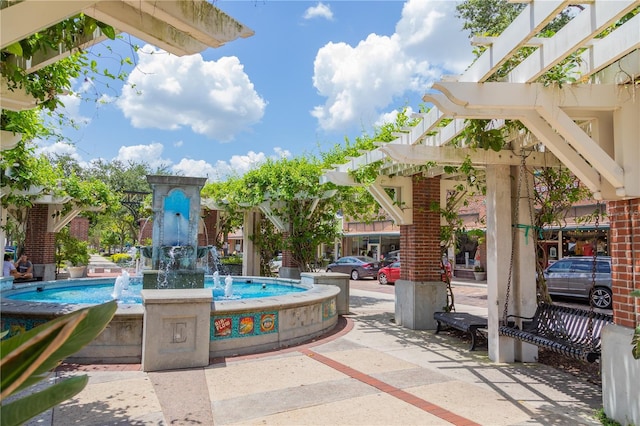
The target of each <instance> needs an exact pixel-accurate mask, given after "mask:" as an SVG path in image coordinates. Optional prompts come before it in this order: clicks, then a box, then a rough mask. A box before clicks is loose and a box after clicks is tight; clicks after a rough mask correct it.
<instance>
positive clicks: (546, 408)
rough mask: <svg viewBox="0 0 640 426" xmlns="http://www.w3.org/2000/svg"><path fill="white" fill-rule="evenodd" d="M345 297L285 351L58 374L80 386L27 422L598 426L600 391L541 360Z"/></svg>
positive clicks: (385, 298) (390, 305)
mask: <svg viewBox="0 0 640 426" xmlns="http://www.w3.org/2000/svg"><path fill="white" fill-rule="evenodd" d="M350 293H351V313H350V315H348V316H345V317H343V318H341V325H340V327H339V328H340V330H337V331H336V332H334V334H333V335H331V336H328V337H325V338H323V339H318V340H317V341H315V342H313V343H310V344H307V345H302V346H297V347H294V348H290V349H288V350H282V351H277V352H271V353H265V354H260V355H251V356H242V357H233V358H231V357H229V358H225V359H215V360H213V362H212V364H211V365H209V366H208V367H206V368H200V369H191V370H176V371H165V372H154V373H145V372H142V371H140V366H139V365H104V366H98V365H93V366H66V369H63V370H60V371H58V372H57V373H56V374H57V375H58V376H68V375H74V374H81V373H83V374H84V373H87V374H89V376H90V380H89V384H88V386H87V387H86V388H85V389H84V390H83V391H82V392H81V393H80V394H79V395H77V396H76V397H75V398H73V399H72V400H70V401H68V402H66V403H63V404H62V405H60V406H58V407H56V408H55V409H54V410H53V411H52V412H49V413H48V415H47V416H45V418H41V421H40V422H38V423H36V422H33V423H30V424H34V425H35V424H38V425H61V426H67V425H70V424H77V425H107V424H109V425H111V424H127V425H170V424H174V425H188V424H200V425H213V424H216V425H258V424H261V425H262V424H266V425H327V424H332V425H448V424H454V425H473V424H482V425H536V424H538V425H548V424H557V425H576V424H582V425H598V424H600V423H599V422H598V421H596V420H595V419H594V417H593V414H594V412H595V410H597V409H598V408H600V407H601V406H602V401H601V391H600V389H599V388H598V387H597V386H594V385H592V384H590V383H588V382H586V381H582V380H578V379H576V378H574V377H573V376H570V375H567V374H565V373H562V372H559V371H557V370H555V369H553V368H551V367H549V366H545V365H542V364H494V363H491V362H490V361H489V360H488V357H487V353H486V349H483V348H482V347H481V349H480V350H478V351H474V352H469V351H468V350H467V348H468V343H466V342H463V341H461V340H460V339H458V338H456V337H454V336H450V335H448V334H447V333H441V334H439V335H435V334H434V332H433V331H415V330H408V329H405V328H402V327H398V326H396V325H395V323H394V321H393V316H394V314H393V312H394V297H393V295H389V294H382V293H379V292H375V291H365V290H355V289H352V290H351V292H350ZM467 308H468V309H467ZM478 309H481V308H479V307H478V306H466V305H459V310H464V311H470V312H473V311H475V310H478Z"/></svg>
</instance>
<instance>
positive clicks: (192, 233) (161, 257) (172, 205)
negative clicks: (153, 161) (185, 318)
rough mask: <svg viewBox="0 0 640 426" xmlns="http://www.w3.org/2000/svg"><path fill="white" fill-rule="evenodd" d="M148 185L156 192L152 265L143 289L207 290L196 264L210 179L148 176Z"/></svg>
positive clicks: (153, 205) (145, 272) (144, 276)
mask: <svg viewBox="0 0 640 426" xmlns="http://www.w3.org/2000/svg"><path fill="white" fill-rule="evenodd" d="M147 182H149V185H151V189H152V190H153V204H152V209H153V233H152V238H151V239H152V246H151V250H152V252H151V264H152V266H151V269H150V270H145V271H143V273H142V286H143V288H145V289H176V288H204V270H202V269H199V268H197V267H196V261H197V259H198V226H199V222H200V190H201V189H202V187H203V186H204V184H205V182H206V178H194V177H184V176H158V175H148V176H147Z"/></svg>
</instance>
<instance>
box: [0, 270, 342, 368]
mask: <svg viewBox="0 0 640 426" xmlns="http://www.w3.org/2000/svg"><path fill="white" fill-rule="evenodd" d="M234 278H236V279H238V280H248V279H254V280H260V281H261V282H267V283H269V282H272V283H289V284H292V285H300V282H299V281H297V280H285V279H277V278H265V277H234ZM103 280H105V283H106V282H108V281H111V282H113V279H112V278H105V279H103ZM69 281H78V282H79V284H80V285H81V282H82V280H60V281H48V282H35V283H30V284H26V285H23V286H21V288H20V289H19V290H6V291H3V292H2V293H0V322H1V326H0V328H1V329H2V330H6V329H10V330H11V332H12V333H11V334H15V333H17V332H20V331H21V330H28V329H30V328H33V327H35V326H37V325H39V324H41V323H44V322H47V321H49V320H51V319H54V318H56V317H58V316H61V315H64V314H66V313H68V312H72V311H74V310H77V309H80V308H82V307H85V306H87V305H86V304H70V303H43V302H25V301H19V300H11V299H8V298H6V297H4V296H5V295H7V294H10V293H11V292H16V291H34V292H35V291H37V288H38V287H40V288H51V287H52V286H60V287H68V286H69V285H70V282H69ZM93 281H95V280H93ZM339 292H340V289H339V288H338V287H335V286H325V285H321V286H314V287H313V288H310V289H309V290H307V291H304V292H300V293H293V294H289V295H285V296H273V297H264V298H256V299H246V300H243V299H241V300H214V301H213V302H212V304H211V317H210V324H211V332H210V336H209V356H210V358H213V357H219V356H232V355H243V354H250V353H257V352H263V351H268V350H274V349H279V348H283V347H287V346H291V345H296V344H299V343H302V342H304V341H308V340H310V339H312V338H314V337H316V336H319V335H321V334H323V333H325V332H326V331H329V330H331V329H333V328H334V327H335V326H336V324H337V322H338V314H337V309H336V297H337V295H338V293H339ZM143 317H144V306H143V305H139V304H119V305H118V309H117V311H116V314H115V316H114V317H113V319H112V320H111V322H110V323H109V325H108V326H107V328H106V329H105V330H104V331H103V332H102V333H101V334H100V336H98V337H97V338H96V339H95V340H94V341H93V342H91V343H90V344H89V345H87V346H86V347H84V348H83V349H82V350H80V351H79V352H77V353H76V354H74V355H73V356H72V357H71V358H69V359H68V361H69V362H76V363H81V364H90V363H106V364H116V363H140V362H141V360H142V339H143Z"/></svg>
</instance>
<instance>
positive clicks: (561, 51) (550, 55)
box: [508, 0, 637, 83]
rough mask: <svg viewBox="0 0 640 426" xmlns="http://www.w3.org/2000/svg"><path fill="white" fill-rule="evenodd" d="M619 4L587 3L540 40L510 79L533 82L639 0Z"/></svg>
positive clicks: (516, 81)
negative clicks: (557, 28) (577, 12)
mask: <svg viewBox="0 0 640 426" xmlns="http://www.w3.org/2000/svg"><path fill="white" fill-rule="evenodd" d="M616 3H617V4H616V8H613V7H611V5H610V4H609V2H601V1H599V2H593V3H592V4H590V5H587V6H586V7H585V10H583V11H581V12H580V13H579V14H578V15H577V16H576V17H574V18H573V19H572V20H571V21H570V22H568V23H567V25H565V26H564V27H563V28H562V29H560V31H558V32H557V33H556V34H555V35H554V36H553V37H550V38H546V39H540V40H542V45H541V46H540V47H539V48H538V50H537V51H536V52H534V53H532V54H531V55H529V56H528V57H527V58H526V59H525V60H524V61H522V63H520V64H519V65H518V66H517V67H516V68H515V69H513V70H512V71H511V72H510V73H509V76H508V81H509V82H511V83H531V82H534V81H535V80H537V79H538V78H539V77H540V76H541V75H542V74H544V73H545V72H547V71H548V70H550V69H551V68H552V67H553V66H555V65H557V64H558V63H560V62H561V61H562V60H563V58H565V57H566V56H567V55H569V54H571V52H574V51H575V50H577V49H579V48H581V47H583V46H584V45H585V43H586V42H588V41H590V40H591V39H592V38H593V35H594V34H598V33H600V32H601V31H602V30H604V29H605V28H606V27H608V26H610V25H612V24H614V23H615V22H616V21H617V20H618V19H620V18H621V17H622V16H624V15H625V14H626V13H628V12H629V11H630V10H632V9H633V8H635V7H637V1H634V0H626V1H617V2H616ZM625 27H626V25H625ZM636 28H637V27H636ZM615 33H616V31H614V32H613V34H615ZM605 39H606V38H605Z"/></svg>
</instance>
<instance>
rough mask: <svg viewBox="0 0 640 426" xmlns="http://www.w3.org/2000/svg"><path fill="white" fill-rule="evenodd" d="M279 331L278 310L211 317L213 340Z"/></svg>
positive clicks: (211, 337)
mask: <svg viewBox="0 0 640 426" xmlns="http://www.w3.org/2000/svg"><path fill="white" fill-rule="evenodd" d="M277 332H278V312H277V311H270V312H252V313H246V314H233V315H216V316H214V317H212V318H211V336H210V339H211V340H220V339H233V338H238V337H249V336H259V335H262V334H270V333H277Z"/></svg>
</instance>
